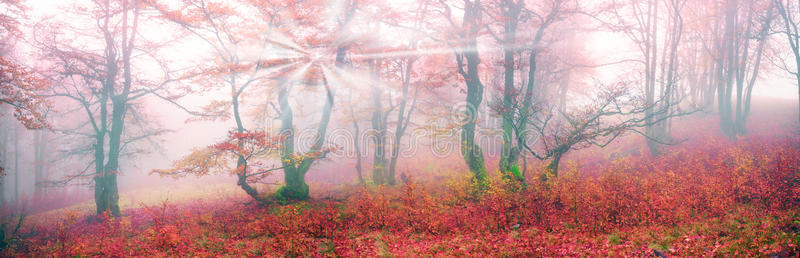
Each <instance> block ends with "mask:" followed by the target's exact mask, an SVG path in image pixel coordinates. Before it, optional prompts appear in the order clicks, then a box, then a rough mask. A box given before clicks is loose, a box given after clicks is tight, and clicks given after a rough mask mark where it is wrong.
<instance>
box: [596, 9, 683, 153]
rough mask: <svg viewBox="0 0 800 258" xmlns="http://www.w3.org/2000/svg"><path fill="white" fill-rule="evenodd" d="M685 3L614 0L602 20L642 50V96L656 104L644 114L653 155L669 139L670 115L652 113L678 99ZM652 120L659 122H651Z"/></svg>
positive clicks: (669, 107)
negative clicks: (620, 1) (662, 117)
mask: <svg viewBox="0 0 800 258" xmlns="http://www.w3.org/2000/svg"><path fill="white" fill-rule="evenodd" d="M685 5H686V0H668V1H663V6H662V3H661V1H658V0H644V1H639V0H632V1H629V2H627V3H623V4H618V3H616V2H614V3H612V4H611V5H610V6H609V7H608V9H609V11H610V13H609V15H610V18H609V20H610V21H601V22H603V23H604V24H605V26H607V27H610V28H611V29H612V30H614V31H620V32H622V33H624V34H625V35H626V36H627V37H628V38H630V39H631V40H632V41H633V42H634V43H636V46H637V47H638V49H639V50H640V51H641V53H642V56H641V58H642V59H641V60H640V63H642V64H644V71H643V72H642V73H643V77H644V78H643V79H644V82H643V83H644V95H645V99H646V100H647V103H648V105H651V106H654V107H656V108H652V109H648V110H647V112H649V114H646V115H645V116H646V117H647V118H648V119H650V121H649V122H650V123H648V124H649V125H648V126H647V127H646V128H645V138H647V145H648V147H649V149H650V153H651V154H653V155H658V154H659V153H660V152H661V147H662V145H663V143H667V142H670V141H671V140H670V136H669V128H668V125H669V119H663V120H662V119H659V117H657V116H654V115H653V113H655V112H657V111H658V110H660V109H664V110H668V109H672V108H674V106H676V105H677V104H678V102H679V101H676V100H675V98H676V96H675V95H676V94H677V92H678V90H677V89H678V81H679V76H678V67H679V64H678V61H679V60H678V55H679V52H680V51H679V50H680V49H679V46H681V42H682V39H683V38H684V37H683V26H684V24H683V13H682V12H683V9H684V6H685ZM660 7H665V8H666V15H664V13H660V12H659V10H660ZM662 12H663V10H662ZM665 16H666V20H664V17H665ZM659 36H660V37H659ZM659 46H664V47H659ZM659 59H660V60H659ZM657 100H660V102H658V101H657ZM660 113H662V114H668V113H669V112H660ZM653 120H662V122H659V123H652V121H653Z"/></svg>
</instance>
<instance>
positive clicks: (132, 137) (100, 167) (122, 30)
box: [35, 0, 182, 216]
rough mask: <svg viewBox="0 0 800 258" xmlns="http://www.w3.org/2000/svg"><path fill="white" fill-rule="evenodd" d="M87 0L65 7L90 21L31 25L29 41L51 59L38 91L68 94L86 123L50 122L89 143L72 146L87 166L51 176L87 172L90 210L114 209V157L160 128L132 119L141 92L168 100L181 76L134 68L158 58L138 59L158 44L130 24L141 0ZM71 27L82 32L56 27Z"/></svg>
mask: <svg viewBox="0 0 800 258" xmlns="http://www.w3.org/2000/svg"><path fill="white" fill-rule="evenodd" d="M91 3H92V5H90V6H88V7H87V8H86V9H79V10H76V12H75V13H73V14H70V15H74V17H75V19H76V20H81V21H84V20H88V21H91V22H90V24H94V25H95V26H96V27H90V28H86V27H81V26H79V25H76V24H73V23H57V24H49V25H46V26H49V28H45V30H43V31H37V32H36V33H37V35H36V37H35V42H36V44H37V47H38V48H39V49H41V51H42V52H43V53H44V58H47V60H49V61H50V62H51V63H50V67H49V69H48V70H49V71H48V76H49V77H50V78H49V79H50V80H51V81H52V82H53V83H54V84H56V85H57V86H56V87H52V89H51V90H50V91H49V92H48V93H45V94H43V95H42V96H46V97H52V98H60V99H64V100H67V101H69V102H72V103H74V104H75V105H77V108H78V109H77V110H80V111H81V112H83V116H84V117H85V118H86V123H83V124H78V125H72V126H75V127H72V128H56V129H57V131H59V132H61V133H65V134H72V135H76V136H81V137H90V138H92V143H91V146H83V147H81V146H76V148H77V150H78V152H80V150H81V149H83V150H85V151H88V152H90V153H91V156H92V158H91V161H90V162H89V164H90V165H93V167H94V169H93V170H90V167H91V166H87V167H86V169H84V170H83V171H80V172H78V173H75V174H71V175H68V176H67V177H66V178H65V179H63V180H56V181H55V182H51V183H55V184H66V183H69V182H71V181H73V180H75V179H83V178H92V180H93V182H94V190H95V191H94V197H95V204H96V208H97V214H101V213H103V212H106V211H108V212H110V213H111V214H112V215H114V216H119V215H120V210H119V204H118V200H119V190H118V188H117V176H118V175H119V173H120V160H121V157H123V156H124V155H125V154H126V153H130V152H128V151H129V150H128V149H129V148H130V144H131V143H132V142H135V141H139V140H142V139H147V138H149V137H152V136H156V135H159V134H161V133H163V132H165V130H162V129H158V128H147V129H144V130H143V129H142V128H139V127H140V126H139V125H141V123H139V122H143V121H142V120H141V119H139V118H138V115H137V114H136V113H137V112H138V111H136V105H137V103H139V102H140V101H141V100H142V99H144V98H145V97H149V96H153V97H156V98H157V99H162V100H165V101H168V102H171V103H176V102H175V100H176V99H178V98H180V96H181V94H182V93H175V92H171V91H170V88H169V87H168V85H169V84H170V83H171V82H174V81H176V80H179V79H181V78H180V77H177V76H175V75H174V74H173V72H170V71H169V70H168V69H165V70H164V74H163V76H164V77H163V78H155V79H154V78H149V77H146V75H144V73H142V72H140V71H141V70H142V69H143V68H142V66H145V65H151V64H152V63H148V62H155V63H156V65H161V64H163V63H160V60H158V59H157V58H154V59H153V60H145V59H147V58H148V57H153V56H154V55H155V53H154V51H156V50H157V49H158V47H157V46H158V45H160V44H156V43H155V42H152V41H151V40H150V39H147V38H140V37H141V35H140V34H139V33H138V29H139V25H140V23H141V22H142V19H143V18H142V16H143V15H142V10H143V9H144V8H146V6H144V5H143V3H142V2H141V1H135V0H96V1H92V2H91ZM145 18H147V16H145ZM56 28H58V29H56ZM75 31H81V32H83V33H81V34H80V35H81V37H74V35H69V36H70V37H72V38H67V35H65V34H64V32H75ZM85 42H91V44H89V45H87V44H86V43H85ZM92 44H93V45H92ZM178 92H181V91H178ZM131 121H133V125H136V126H133V125H132V124H131V123H130V122H131ZM137 124H138V125H137ZM84 126H86V127H89V128H90V129H89V131H90V132H86V131H85V130H84ZM89 171H93V172H89Z"/></svg>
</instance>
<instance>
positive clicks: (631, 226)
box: [0, 125, 800, 257]
mask: <svg viewBox="0 0 800 258" xmlns="http://www.w3.org/2000/svg"><path fill="white" fill-rule="evenodd" d="M698 126H702V125H698ZM765 126H772V125H765ZM773 128H776V127H773ZM783 128H784V129H787V130H782V131H783V132H784V133H776V132H774V131H770V132H766V131H758V130H754V131H755V132H754V133H751V134H749V135H747V136H745V137H741V138H740V139H738V140H736V141H731V140H729V139H726V138H723V137H717V136H711V135H706V136H697V137H695V138H694V139H693V140H691V141H687V142H685V143H683V144H680V145H676V146H669V147H667V148H666V149H665V151H664V153H663V154H662V155H659V156H657V157H650V156H649V155H647V154H646V153H641V154H637V153H633V152H626V151H624V150H626V149H628V147H630V146H628V145H626V144H640V143H634V142H630V143H625V144H622V145H620V146H618V147H616V148H614V149H607V150H603V151H598V150H587V151H584V152H580V153H576V154H574V155H573V157H572V158H573V159H576V160H580V161H581V164H578V163H576V162H567V164H565V165H564V166H563V167H562V170H561V171H560V173H559V175H558V177H557V178H552V179H551V180H550V181H548V182H547V183H540V182H539V181H538V180H535V179H534V178H538V175H528V177H529V178H531V180H529V184H528V185H527V187H522V186H521V185H519V184H516V183H514V182H510V181H505V180H503V179H502V177H501V176H500V175H498V174H497V173H495V174H493V176H492V177H491V180H490V184H489V187H488V189H487V190H485V191H484V192H480V193H476V192H474V191H473V190H472V189H474V188H473V187H472V185H471V184H470V179H469V178H468V176H467V174H466V173H461V172H455V171H445V172H443V174H445V175H446V176H444V177H438V178H436V179H432V178H426V177H425V176H411V179H410V180H408V181H406V182H402V183H401V184H400V185H399V186H396V187H383V186H380V187H374V186H341V187H336V188H335V189H334V188H331V189H319V188H320V187H319V186H316V185H313V184H312V186H311V188H312V191H314V192H316V193H318V194H317V195H315V196H314V198H312V199H311V200H309V201H305V202H300V203H293V204H289V205H270V206H267V207H264V206H259V205H257V204H254V203H253V202H252V201H250V200H249V199H248V198H247V197H246V196H245V195H244V194H242V193H240V191H239V190H238V189H237V188H236V187H235V185H233V183H231V184H229V185H224V184H221V185H206V186H201V187H198V186H185V187H178V188H175V187H170V188H165V189H155V188H154V189H141V190H138V191H139V192H129V193H124V194H123V195H122V200H121V202H120V203H121V205H122V206H123V216H122V217H119V218H114V217H108V216H101V217H100V219H97V217H95V216H92V215H91V214H92V206H91V203H84V204H80V205H76V206H73V207H69V208H65V209H59V210H54V211H49V212H44V213H39V214H35V215H32V216H29V217H28V218H26V220H25V222H24V223H23V225H22V226H21V227H20V228H19V230H17V232H16V233H15V234H10V232H11V231H13V228H14V224H15V223H16V220H7V221H6V222H9V223H8V224H7V225H6V226H5V228H4V229H3V232H4V233H6V235H5V236H4V237H3V238H2V239H3V240H4V243H7V244H9V245H8V246H5V247H4V248H3V249H2V250H1V251H0V256H154V255H155V256H221V255H224V256H228V255H231V256H315V257H316V256H402V257H406V256H464V255H479V254H489V255H492V256H652V255H656V256H657V255H666V256H778V257H796V256H797V255H798V254H800V247H798V246H799V245H800V138H798V137H797V136H796V133H795V132H794V131H795V130H796V129H795V128H794V127H786V126H784V127H783ZM685 129H686V130H688V131H692V130H695V129H696V128H695V129H693V128H685ZM706 130H707V129H706ZM609 153H612V154H609ZM614 153H616V154H614ZM610 156H613V157H612V158H609V157H610ZM454 162H455V161H454ZM543 165H544V164H532V165H531V166H534V167H535V166H543ZM534 171H540V170H539V169H535V170H534ZM158 191H169V192H170V195H169V196H170V197H169V199H163V198H160V197H159V196H160V195H156V194H152V193H151V192H158ZM319 193H325V194H319ZM148 194H149V195H148ZM323 195H324V196H323ZM134 196H135V198H134ZM148 196H149V197H148ZM12 233H13V232H12Z"/></svg>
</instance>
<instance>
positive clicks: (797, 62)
mask: <svg viewBox="0 0 800 258" xmlns="http://www.w3.org/2000/svg"><path fill="white" fill-rule="evenodd" d="M774 3H775V6H776V7H777V9H778V14H779V15H780V18H781V20H783V28H782V30H781V31H780V32H781V33H782V34H783V35H785V36H786V42H787V43H789V48H790V49H791V50H792V55H793V56H794V70H793V71H792V70H791V69H789V68H788V67H787V66H786V65H784V66H783V67H784V70H786V71H787V72H789V73H790V74H792V75H794V78H795V80H796V81H797V97H798V98H799V100H798V103H800V30H799V29H798V24H799V23H800V17H798V16H800V12H797V9H798V8H800V2H796V1H791V0H785V1H784V0H774ZM792 10H795V11H794V12H793V11H792ZM763 39H764V40H765V39H766V37H764V38H763ZM764 40H762V41H764ZM760 48H761V44H759V49H760ZM759 51H760V50H759ZM759 57H760V55H759ZM798 108H800V105H798ZM798 121H800V110H798Z"/></svg>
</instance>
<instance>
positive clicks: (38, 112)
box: [0, 0, 48, 167]
mask: <svg viewBox="0 0 800 258" xmlns="http://www.w3.org/2000/svg"><path fill="white" fill-rule="evenodd" d="M0 10H3V14H0V37H2V40H0V41H2V42H0V71H2V73H0V104H7V105H10V106H12V107H14V117H16V118H17V120H19V121H20V122H21V123H22V124H23V125H25V127H27V128H29V129H41V128H44V127H46V126H47V123H46V122H45V117H44V113H45V111H46V110H47V108H48V106H47V103H46V102H45V101H44V99H43V98H41V97H40V96H39V95H38V94H37V92H38V91H40V90H43V89H45V88H46V87H47V83H46V81H45V80H43V79H42V78H41V77H40V76H38V75H37V74H36V73H35V72H33V71H32V70H31V69H29V68H27V67H25V66H24V65H22V64H21V62H19V61H16V60H15V59H14V57H13V56H12V49H13V41H14V39H16V38H19V37H21V36H22V32H21V31H20V30H19V27H18V26H19V21H18V20H19V19H20V18H22V17H24V13H23V12H24V10H25V7H24V6H23V5H22V1H10V0H4V1H0ZM0 167H1V166H0Z"/></svg>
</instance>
